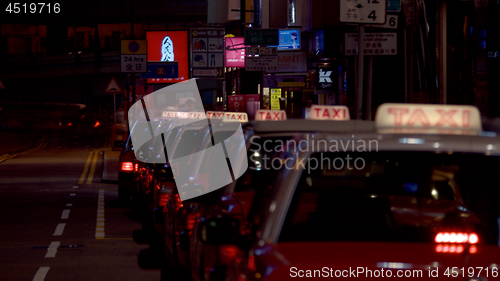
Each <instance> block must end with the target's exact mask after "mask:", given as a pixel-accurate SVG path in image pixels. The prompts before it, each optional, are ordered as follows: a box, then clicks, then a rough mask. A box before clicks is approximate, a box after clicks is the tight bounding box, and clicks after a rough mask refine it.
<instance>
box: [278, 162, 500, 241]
mask: <svg viewBox="0 0 500 281" xmlns="http://www.w3.org/2000/svg"><path fill="white" fill-rule="evenodd" d="M304 166H305V169H304V171H303V172H302V176H301V178H300V180H299V184H298V186H297V189H296V191H295V194H294V197H293V200H292V204H291V205H290V208H289V209H288V213H287V217H286V219H285V223H284V225H283V228H282V231H281V235H280V241H405V242H433V240H434V237H435V235H436V233H437V232H439V231H450V230H453V231H463V232H476V233H477V234H478V235H479V237H480V240H481V241H483V242H485V243H488V244H498V243H499V241H500V237H499V228H500V204H499V203H498V202H500V182H499V181H498V177H497V174H498V171H499V169H500V157H494V156H486V155H477V154H464V153H454V154H436V153H426V152H370V153H367V152H365V153H349V154H347V153H318V154H313V155H312V157H311V158H310V159H309V160H308V161H305V162H304Z"/></svg>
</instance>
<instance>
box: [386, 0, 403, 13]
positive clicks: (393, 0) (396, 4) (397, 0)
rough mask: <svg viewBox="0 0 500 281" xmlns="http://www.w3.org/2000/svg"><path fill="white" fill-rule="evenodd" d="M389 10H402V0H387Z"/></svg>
mask: <svg viewBox="0 0 500 281" xmlns="http://www.w3.org/2000/svg"><path fill="white" fill-rule="evenodd" d="M387 11H388V12H401V0H387Z"/></svg>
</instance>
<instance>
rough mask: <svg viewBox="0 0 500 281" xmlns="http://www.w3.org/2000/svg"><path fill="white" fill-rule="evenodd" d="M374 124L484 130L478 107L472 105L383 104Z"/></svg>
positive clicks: (389, 126)
mask: <svg viewBox="0 0 500 281" xmlns="http://www.w3.org/2000/svg"><path fill="white" fill-rule="evenodd" d="M375 126H376V127H377V128H379V129H381V128H406V129H408V128H418V129H423V128H426V129H453V130H456V129H459V130H475V131H482V130H483V127H482V125H481V114H480V113H479V109H478V108H477V107H475V106H470V105H438V104H406V103H401V104H400V103H384V104H382V105H380V106H379V107H378V109H377V113H376V115H375Z"/></svg>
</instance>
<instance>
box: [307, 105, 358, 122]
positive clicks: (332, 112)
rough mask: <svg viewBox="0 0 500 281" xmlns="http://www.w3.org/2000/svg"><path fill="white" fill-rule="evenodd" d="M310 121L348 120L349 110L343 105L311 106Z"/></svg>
mask: <svg viewBox="0 0 500 281" xmlns="http://www.w3.org/2000/svg"><path fill="white" fill-rule="evenodd" d="M309 114H310V115H309V118H308V119H310V120H339V121H341V120H350V116H349V108H347V106H345V105H313V106H311V110H310V113H309Z"/></svg>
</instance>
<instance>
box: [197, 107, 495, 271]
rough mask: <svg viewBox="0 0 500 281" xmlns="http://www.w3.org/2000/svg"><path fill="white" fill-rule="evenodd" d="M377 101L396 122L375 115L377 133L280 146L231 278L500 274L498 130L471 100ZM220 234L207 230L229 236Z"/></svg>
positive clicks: (317, 137)
mask: <svg viewBox="0 0 500 281" xmlns="http://www.w3.org/2000/svg"><path fill="white" fill-rule="evenodd" d="M390 109H394V110H390ZM399 109H401V110H402V111H399ZM379 111H381V112H382V113H381V116H380V117H379V113H377V117H378V118H381V119H390V120H392V121H391V122H392V125H395V126H393V127H391V126H389V125H388V123H387V122H386V123H384V122H377V120H376V123H377V128H378V131H377V132H372V133H356V134H332V133H319V134H304V135H303V136H301V137H299V138H297V139H296V140H295V141H297V142H300V141H305V142H304V143H307V145H304V146H302V147H300V149H297V147H291V146H290V147H289V148H288V149H287V152H285V153H283V154H281V155H280V156H279V157H280V159H281V160H282V161H283V162H282V163H285V165H286V163H288V166H285V165H284V166H283V167H282V168H281V169H280V170H279V172H278V173H277V174H276V176H275V177H274V180H273V181H272V182H269V183H268V187H269V188H267V189H264V192H263V193H262V194H260V195H261V196H258V197H257V196H256V198H259V199H257V200H254V202H253V204H252V208H251V212H252V214H253V216H251V217H250V218H249V223H250V228H251V231H250V232H249V233H246V234H244V235H243V236H241V237H244V239H243V240H242V241H241V240H240V241H239V242H240V243H239V244H238V246H239V247H237V248H236V247H233V248H232V250H233V257H234V258H233V259H232V261H233V264H232V266H231V267H230V270H229V271H228V275H227V276H226V280H285V279H293V278H296V277H358V278H373V277H407V278H414V279H419V278H422V277H424V278H429V277H435V278H433V279H447V278H449V277H451V276H455V277H462V278H463V279H465V278H477V279H478V280H487V279H485V278H486V275H487V274H489V277H490V278H491V277H492V273H493V272H498V264H499V263H500V248H499V245H498V241H499V239H500V234H499V232H500V231H499V225H500V220H499V218H500V209H499V207H498V204H497V203H496V202H498V200H500V192H499V189H498V187H499V186H498V184H497V182H498V180H497V179H496V173H495V171H496V170H497V169H498V167H500V137H498V136H497V135H496V133H491V132H482V131H481V129H480V123H479V122H475V121H477V120H476V119H478V117H479V111H476V110H474V109H473V108H472V107H457V106H448V107H447V106H428V105H407V104H385V105H383V106H381V107H380V108H379ZM383 113H385V115H384V114H383ZM476 113H477V114H476ZM432 114H435V116H434V117H435V118H433V117H431V116H430V115H432ZM412 116H413V117H412ZM415 116H416V117H415ZM412 118H413V119H412ZM443 120H444V122H445V123H447V124H445V123H440V122H441V121H443ZM391 122H389V123H391ZM419 123H420V124H425V125H427V126H422V125H420V124H419ZM433 123H434V125H432V124H433ZM471 123H476V125H477V123H479V127H478V126H475V129H471V127H473V126H472V125H471ZM415 124H416V126H415ZM419 125H420V126H419ZM342 142H343V143H344V144H343V145H340V146H339V145H338V144H339V143H342ZM346 142H349V144H348V145H347V144H346ZM370 142H371V143H372V144H374V145H376V147H375V146H374V147H372V148H373V149H367V146H366V144H367V143H370ZM319 143H326V144H329V145H328V146H326V145H325V146H319V145H318V144H319ZM353 143H354V144H353ZM363 143H364V144H365V145H364V146H363V147H364V149H360V147H362V146H361V144H363ZM315 144H316V146H315ZM333 144H336V145H333ZM351 145H352V146H351ZM332 147H336V148H340V149H337V150H335V149H333V150H332ZM342 147H344V148H345V150H343V149H342ZM349 157H350V158H351V160H354V161H352V162H351V164H353V165H354V166H351V167H350V168H349V164H347V165H346V163H349V161H348V159H349ZM338 159H341V160H343V161H344V162H342V163H344V164H342V165H340V164H338V165H336V164H335V163H340V162H339V161H338ZM359 159H361V160H363V161H361V160H359ZM325 160H326V161H325ZM356 162H357V163H356ZM360 162H363V163H364V165H361V163H360ZM313 163H314V165H313ZM479 163H484V166H483V165H480V164H479ZM320 164H321V165H320ZM356 164H358V166H356ZM313 166H314V167H313ZM486 198H488V199H486ZM204 227H205V231H207V227H208V226H207V225H205V226H204ZM224 230H225V231H226V232H227V229H224ZM215 234H221V232H220V231H217V229H215V230H213V233H208V234H207V233H205V235H206V236H210V237H212V240H213V241H216V242H220V241H217V240H216V239H213V237H214V235H215ZM209 240H210V239H209ZM219 244H221V243H219ZM222 244H223V243H222ZM471 269H472V271H473V272H472V274H471V275H469V274H470V270H471ZM480 269H481V270H482V273H479V271H480ZM384 274H385V275H384ZM494 274H497V273H494ZM497 276H498V275H497ZM469 280H472V279H469Z"/></svg>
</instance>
